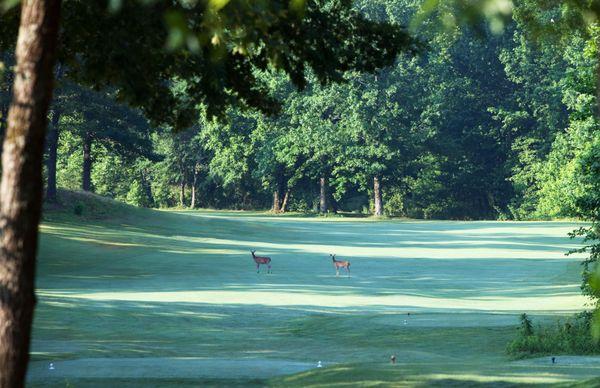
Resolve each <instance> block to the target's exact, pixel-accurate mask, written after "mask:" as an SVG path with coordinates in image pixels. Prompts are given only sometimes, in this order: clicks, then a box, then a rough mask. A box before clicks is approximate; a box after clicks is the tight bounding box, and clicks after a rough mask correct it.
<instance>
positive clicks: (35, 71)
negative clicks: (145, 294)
mask: <svg viewBox="0 0 600 388" xmlns="http://www.w3.org/2000/svg"><path fill="white" fill-rule="evenodd" d="M59 18H60V0H23V1H22V2H21V21H20V27H19V36H18V40H17V46H16V67H15V80H14V86H13V98H12V103H11V106H10V110H9V113H8V125H7V132H6V136H5V138H4V150H3V153H2V165H3V169H2V182H1V183H0V214H1V224H0V225H1V228H2V235H1V237H0V239H1V251H0V388H9V387H10V388H14V387H17V388H20V387H23V386H24V384H25V374H26V372H27V363H28V361H29V345H30V341H31V322H32V319H33V310H34V305H35V294H34V276H35V258H36V253H37V242H38V225H39V221H40V214H41V207H42V193H43V183H42V163H43V153H44V140H45V134H46V133H45V132H46V126H47V114H48V106H49V104H50V101H51V99H52V88H53V80H52V78H53V72H52V67H53V65H54V59H55V53H56V40H57V34H58V21H59Z"/></svg>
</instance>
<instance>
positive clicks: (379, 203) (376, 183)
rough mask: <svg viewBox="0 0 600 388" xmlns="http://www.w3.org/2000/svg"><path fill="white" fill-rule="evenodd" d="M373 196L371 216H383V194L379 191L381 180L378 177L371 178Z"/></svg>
mask: <svg viewBox="0 0 600 388" xmlns="http://www.w3.org/2000/svg"><path fill="white" fill-rule="evenodd" d="M373 194H374V197H375V198H374V204H375V206H374V207H375V209H374V212H373V215H375V216H376V217H379V216H382V215H383V193H382V191H381V180H380V179H379V177H375V178H373Z"/></svg>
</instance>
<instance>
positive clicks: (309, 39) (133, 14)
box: [0, 0, 412, 386]
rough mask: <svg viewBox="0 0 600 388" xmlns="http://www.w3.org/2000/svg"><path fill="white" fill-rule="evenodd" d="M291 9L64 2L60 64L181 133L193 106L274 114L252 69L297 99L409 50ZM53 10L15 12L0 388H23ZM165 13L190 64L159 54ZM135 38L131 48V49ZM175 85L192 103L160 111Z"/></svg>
mask: <svg viewBox="0 0 600 388" xmlns="http://www.w3.org/2000/svg"><path fill="white" fill-rule="evenodd" d="M302 3H303V2H297V1H294V2H292V3H288V2H287V1H283V0H280V1H272V2H265V3H261V4H262V6H263V7H264V10H260V11H259V12H257V10H256V8H255V4H254V2H252V1H244V0H239V1H231V2H228V3H220V2H218V3H212V2H209V3H208V6H206V4H205V3H204V2H199V3H194V4H195V5H194V4H191V5H190V4H189V3H185V4H183V3H177V2H176V3H173V2H162V1H158V2H153V3H151V4H149V5H147V6H146V7H145V9H144V12H140V10H139V7H140V6H141V5H140V4H138V3H137V2H133V1H128V2H125V1H121V2H115V3H114V4H116V5H118V6H119V7H118V8H119V10H118V12H111V11H109V10H107V9H106V3H105V2H104V1H90V2H72V1H68V2H65V4H64V10H63V11H64V14H63V17H64V19H63V20H64V21H65V23H64V24H63V25H62V29H61V37H60V42H61V45H60V52H59V56H60V58H61V62H62V63H65V64H66V65H67V66H69V67H70V68H71V69H72V74H73V77H74V78H75V79H77V80H78V81H80V82H84V83H88V84H95V85H98V86H101V87H102V86H106V85H110V84H112V85H113V86H114V87H115V88H116V90H117V93H118V96H119V98H121V99H123V100H124V101H127V102H129V103H131V104H133V105H135V106H139V107H141V108H142V110H143V111H144V113H145V114H146V115H147V116H148V117H150V118H151V119H153V120H154V121H156V122H170V123H171V124H172V125H173V126H174V127H176V128H181V127H185V126H189V124H190V122H191V121H192V120H190V116H192V115H193V112H194V110H195V108H196V107H197V105H198V103H200V102H205V103H206V104H207V105H206V106H207V110H208V112H209V114H212V115H215V114H218V113H220V112H221V111H222V110H223V107H225V106H227V105H229V104H232V103H236V102H240V103H241V104H243V105H247V106H254V107H260V108H263V109H265V110H269V108H272V107H273V106H274V105H276V104H275V101H274V100H273V99H271V98H269V97H268V93H266V89H265V88H264V85H261V84H259V83H258V82H257V80H256V78H255V77H254V76H253V69H254V67H256V66H258V67H259V68H262V69H267V68H268V66H269V65H271V66H274V67H276V68H280V69H282V70H284V71H285V72H286V73H287V74H289V75H290V77H291V79H292V80H293V81H294V83H295V84H296V85H298V86H300V87H302V86H304V74H305V69H306V67H310V68H312V69H313V70H314V72H315V74H316V75H317V77H318V78H319V79H320V80H321V81H323V82H328V81H335V80H337V79H339V78H340V74H341V72H343V71H346V70H350V69H359V70H366V71H373V70H375V69H376V68H378V67H380V66H383V65H386V64H388V63H390V62H391V61H392V60H393V58H394V57H395V56H396V54H397V53H398V51H399V50H401V49H404V48H407V47H409V46H410V45H411V44H412V41H411V40H410V38H409V37H408V35H407V34H406V33H405V32H404V31H403V30H402V29H401V28H399V27H396V26H393V25H390V24H387V23H376V22H372V21H369V20H367V19H366V18H364V17H362V16H361V15H360V14H358V13H357V12H356V11H354V10H353V9H352V4H351V2H349V1H339V2H338V1H335V2H331V3H330V4H324V3H320V2H312V1H311V2H308V3H307V4H306V6H303V4H302ZM60 10H61V2H60V1H59V0H56V1H54V0H25V1H23V3H22V6H21V19H20V27H19V38H18V42H17V49H16V52H17V55H16V59H17V61H16V64H17V72H16V79H15V83H14V92H13V94H14V98H13V103H12V104H11V110H10V113H9V116H8V130H7V136H6V138H5V140H4V153H3V166H4V169H3V179H2V184H1V186H0V210H1V211H2V217H3V219H4V224H3V228H2V253H1V254H0V263H1V265H2V268H4V269H5V271H3V273H5V275H3V278H2V279H0V287H1V289H0V292H2V294H1V295H2V298H1V306H0V318H2V319H1V320H0V322H2V325H3V327H2V329H1V330H0V376H1V377H0V379H1V383H0V385H1V386H22V385H23V381H24V376H25V371H26V364H27V357H28V356H27V354H28V350H29V336H30V328H31V317H32V313H33V304H34V296H33V283H34V282H33V280H34V274H35V271H34V269H35V256H36V249H37V229H38V223H39V218H40V210H41V193H42V174H41V171H42V166H41V163H42V155H43V144H44V137H45V130H46V120H47V113H48V105H49V103H50V100H51V96H52V67H53V64H54V59H55V56H56V54H57V41H58V32H59V20H60V19H59V14H60ZM165 13H167V16H168V21H169V24H170V27H171V39H170V43H171V44H172V46H174V47H177V46H178V44H179V43H182V42H181V40H179V41H178V39H177V37H182V36H183V37H184V38H185V41H187V42H188V47H189V48H191V49H192V51H193V53H192V55H190V54H189V53H188V52H184V51H182V50H175V51H172V52H165V51H164V50H163V45H164V40H165V37H166V36H167V32H168V31H167V30H166V29H165V27H164V24H163V23H162V20H163V16H164V15H165ZM15 14H16V12H9V13H6V14H4V15H3V16H2V23H0V24H2V25H3V27H2V28H3V32H6V31H7V30H8V31H10V28H11V26H14V25H16V23H15V18H16V15H15ZM274 15H276V16H274ZM231 26H236V28H229V27H231ZM35 27H37V28H35ZM5 29H6V30H5ZM242 31H245V32H246V33H240V32H242ZM12 36H14V35H12ZM134 36H135V38H136V45H131V44H129V43H130V42H131V38H132V37H134ZM6 40H7V41H10V38H8V39H5V38H4V37H3V41H2V43H5V41H6ZM5 48H6V46H3V49H5ZM194 53H195V55H194ZM214 59H216V60H214ZM140 66H143V67H144V69H143V71H140ZM175 77H180V78H182V79H186V80H189V81H190V84H189V87H188V89H187V90H186V92H187V95H188V96H189V99H190V102H191V103H189V104H185V106H184V107H181V106H179V108H181V109H170V108H174V107H175V105H176V104H177V99H176V97H175V96H173V94H172V93H171V92H170V89H169V81H171V80H173V79H174V78H175ZM159 107H161V108H163V109H159ZM165 109H166V111H165ZM165 113H166V114H165ZM13 167H14V168H13ZM25 177H27V178H25Z"/></svg>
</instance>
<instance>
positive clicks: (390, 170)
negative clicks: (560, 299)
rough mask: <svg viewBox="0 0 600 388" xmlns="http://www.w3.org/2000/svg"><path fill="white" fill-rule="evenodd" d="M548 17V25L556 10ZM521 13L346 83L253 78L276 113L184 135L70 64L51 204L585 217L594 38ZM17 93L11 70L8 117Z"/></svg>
mask: <svg viewBox="0 0 600 388" xmlns="http://www.w3.org/2000/svg"><path fill="white" fill-rule="evenodd" d="M419 4H420V2H418V1H412V0H379V1H373V0H362V1H361V2H358V3H357V4H356V7H358V8H359V9H360V10H361V11H362V12H364V13H366V14H367V15H369V17H371V18H373V19H376V20H385V21H391V22H394V23H400V24H405V25H406V24H408V23H409V22H410V20H411V18H413V16H414V13H415V12H416V9H417V6H418V5H419ZM539 12H540V13H542V12H543V13H544V14H541V15H538V16H540V17H541V18H542V19H544V18H545V20H546V21H547V22H548V23H553V20H554V19H553V18H554V17H557V16H556V10H545V11H539ZM522 19H523V18H520V17H519V13H518V12H516V13H515V15H514V16H513V22H512V23H511V24H509V25H507V26H506V28H505V31H504V33H503V34H499V35H498V34H492V33H490V32H489V31H488V28H486V27H483V28H477V26H465V25H463V26H460V27H457V28H453V29H450V30H444V31H440V30H439V29H438V28H434V27H433V26H432V28H430V29H428V28H427V26H425V27H424V28H421V30H420V32H419V34H418V37H419V39H420V40H421V41H422V42H423V44H422V47H421V49H420V51H419V52H417V53H413V52H405V53H403V54H401V55H400V56H399V57H398V58H397V60H396V61H395V63H394V65H393V66H392V67H389V68H385V69H384V70H381V71H378V72H376V73H374V74H365V73H358V72H347V73H346V74H345V75H344V78H345V82H343V83H340V84H328V85H326V86H322V85H321V84H320V82H318V81H317V80H316V78H315V77H312V78H311V77H310V76H309V82H308V85H307V87H306V88H305V90H302V91H298V90H297V89H296V88H294V87H293V85H292V84H291V83H290V81H289V80H288V78H287V77H286V76H285V75H283V74H282V75H281V76H278V75H273V73H272V72H261V71H260V70H255V73H256V74H255V75H256V77H257V78H259V79H262V80H263V81H264V82H266V83H267V84H268V85H269V86H270V89H271V90H270V93H271V94H272V96H273V97H275V98H277V99H279V100H281V101H282V102H283V104H282V107H281V110H280V111H279V112H278V113H276V114H272V115H264V114H262V113H260V112H256V111H253V110H250V109H244V108H243V107H233V108H229V109H228V110H227V111H226V113H225V116H226V120H225V121H223V120H216V119H207V118H206V116H204V115H199V117H201V118H200V119H199V120H198V121H197V123H196V124H195V125H193V126H192V127H191V128H189V129H187V130H178V131H175V130H174V129H173V128H171V127H168V126H153V125H151V124H150V123H149V121H148V120H147V119H146V118H145V117H144V115H143V114H142V113H141V112H139V111H136V110H134V109H132V108H129V107H127V106H126V105H123V104H120V103H118V102H117V98H116V94H115V93H113V92H111V90H102V91H94V90H90V89H88V88H85V87H83V86H79V85H77V84H76V83H74V82H73V81H70V80H69V77H67V75H68V72H69V71H70V69H69V67H68V66H65V65H59V66H58V68H57V70H56V77H57V80H58V81H57V88H56V89H55V94H54V100H53V103H52V105H51V111H50V117H49V119H50V125H49V130H48V137H47V141H46V145H47V150H46V169H45V179H46V182H47V199H48V200H53V199H54V198H55V196H56V187H59V188H65V189H73V190H76V189H81V190H85V191H92V192H95V193H97V194H100V195H104V196H109V197H112V198H115V199H118V200H120V201H124V202H127V203H130V204H133V205H138V206H145V207H173V206H180V207H192V208H195V207H211V208H226V209H269V208H270V209H272V210H274V211H278V212H284V211H302V212H309V211H319V212H337V211H346V212H358V213H373V214H376V215H380V214H387V215H393V216H408V217H417V218H448V219H482V218H492V219H496V218H501V219H532V218H542V219H543V218H556V217H577V216H579V215H581V212H582V209H581V201H582V200H583V199H585V197H586V196H588V195H589V194H590V187H591V186H590V185H592V184H593V182H592V181H593V180H594V174H592V172H591V170H590V169H591V168H593V167H592V164H591V163H590V160H592V159H593V158H594V155H595V153H597V152H598V146H599V137H598V134H597V133H598V132H597V131H596V127H597V122H596V118H595V116H594V114H595V104H596V98H595V69H596V61H597V59H596V57H597V47H596V45H595V40H594V36H592V35H590V34H587V33H584V32H581V33H578V32H577V31H573V32H571V33H569V34H568V35H563V36H560V37H555V36H547V37H543V38H539V39H538V38H536V37H533V38H534V39H532V35H535V33H536V32H535V31H533V30H532V28H531V24H530V23H529V22H528V20H522ZM4 60H5V61H4V62H5V63H7V64H10V61H11V58H10V57H9V56H8V54H5V55H4ZM10 84H11V80H10V72H7V75H6V76H5V82H3V83H2V94H1V95H0V98H1V100H0V103H1V106H2V111H3V112H6V110H7V108H8V102H9V100H8V96H9V92H10V90H9V85H10ZM189 86H190V85H189V83H188V82H187V81H186V80H183V79H179V80H176V81H175V82H174V83H173V85H172V88H173V89H174V91H175V92H176V93H180V94H181V95H185V93H186V90H187V89H188V88H189ZM156 109H160V107H157V108H156ZM202 109H203V108H202V106H198V110H202ZM168 113H169V112H165V114H168ZM154 114H157V112H154ZM2 117H6V115H5V114H3V115H2Z"/></svg>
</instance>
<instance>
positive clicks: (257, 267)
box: [256, 263, 260, 273]
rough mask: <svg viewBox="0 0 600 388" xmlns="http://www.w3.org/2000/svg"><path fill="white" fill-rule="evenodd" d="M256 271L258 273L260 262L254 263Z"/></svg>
mask: <svg viewBox="0 0 600 388" xmlns="http://www.w3.org/2000/svg"><path fill="white" fill-rule="evenodd" d="M256 273H260V264H258V263H256Z"/></svg>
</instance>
